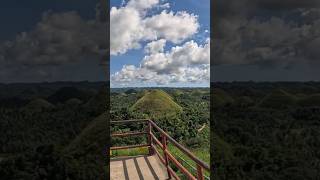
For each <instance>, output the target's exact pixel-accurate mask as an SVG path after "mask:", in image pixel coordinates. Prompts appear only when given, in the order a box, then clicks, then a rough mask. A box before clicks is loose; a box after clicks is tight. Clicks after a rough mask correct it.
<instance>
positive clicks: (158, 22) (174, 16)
mask: <svg viewBox="0 0 320 180" xmlns="http://www.w3.org/2000/svg"><path fill="white" fill-rule="evenodd" d="M168 5H169V4H168V3H165V4H160V2H159V1H158V0H130V1H129V2H128V3H127V4H126V5H124V6H122V7H119V8H117V7H112V8H111V10H110V27H111V32H110V50H111V51H110V54H111V55H119V54H124V53H126V52H127V51H128V50H130V49H138V48H141V44H140V43H141V42H144V41H153V40H158V39H161V38H162V39H165V40H167V41H171V42H173V43H181V42H182V41H183V40H186V39H188V38H190V37H191V36H192V35H193V34H195V33H196V32H197V31H198V28H199V24H198V17H197V16H196V15H193V14H189V13H187V12H184V11H179V12H176V13H173V12H167V11H166V10H163V11H162V12H161V13H160V14H154V15H149V16H147V13H146V11H148V10H151V9H152V8H153V7H156V6H159V7H162V6H164V7H167V6H168Z"/></svg>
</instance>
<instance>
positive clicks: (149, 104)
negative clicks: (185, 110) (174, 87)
mask: <svg viewBox="0 0 320 180" xmlns="http://www.w3.org/2000/svg"><path fill="white" fill-rule="evenodd" d="M130 110H132V111H138V112H142V113H145V114H148V115H150V116H152V117H153V116H157V117H159V116H163V115H173V114H177V113H181V112H182V107H181V106H180V105H178V104H177V103H176V102H174V100H173V98H172V97H171V96H170V95H169V94H167V93H166V92H164V91H163V90H158V89H156V90H149V91H147V92H145V94H144V96H142V97H141V98H140V99H139V100H138V101H137V102H136V103H135V104H134V105H133V106H132V107H131V108H130Z"/></svg>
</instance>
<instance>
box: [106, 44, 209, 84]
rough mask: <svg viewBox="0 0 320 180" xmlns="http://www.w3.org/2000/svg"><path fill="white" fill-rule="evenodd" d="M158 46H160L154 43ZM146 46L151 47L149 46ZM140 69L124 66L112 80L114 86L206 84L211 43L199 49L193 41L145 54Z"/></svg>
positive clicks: (199, 46) (200, 46)
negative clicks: (153, 83)
mask: <svg viewBox="0 0 320 180" xmlns="http://www.w3.org/2000/svg"><path fill="white" fill-rule="evenodd" d="M153 43H159V42H153ZM147 46H151V45H150V44H148V45H147ZM148 52H149V53H150V54H148V55H146V56H145V57H144V58H143V60H142V61H141V64H140V66H139V67H136V66H133V65H125V66H123V68H122V69H121V70H120V71H118V72H116V73H115V74H113V75H112V76H111V81H112V82H113V83H116V84H122V85H125V84H126V83H129V82H131V83H133V82H136V83H141V82H143V83H146V82H149V83H150V82H155V83H157V84H169V83H176V82H192V83H203V82H209V76H210V75H209V74H210V65H209V62H210V40H209V39H208V40H207V41H206V44H204V45H198V44H197V43H196V42H194V41H193V40H191V41H188V42H186V43H184V44H183V45H182V46H175V47H172V48H171V50H170V51H168V52H163V51H148Z"/></svg>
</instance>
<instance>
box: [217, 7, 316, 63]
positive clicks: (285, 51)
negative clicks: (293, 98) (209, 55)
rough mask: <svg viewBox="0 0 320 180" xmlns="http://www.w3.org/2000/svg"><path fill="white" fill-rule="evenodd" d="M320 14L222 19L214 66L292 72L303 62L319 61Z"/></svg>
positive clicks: (299, 10)
mask: <svg viewBox="0 0 320 180" xmlns="http://www.w3.org/2000/svg"><path fill="white" fill-rule="evenodd" d="M274 4H276V3H274ZM268 8H269V7H268ZM318 12H319V9H317V8H293V9H289V10H288V9H287V10H285V11H283V12H282V15H281V16H277V15H273V14H272V13H271V12H270V13H269V16H266V15H265V16H257V15H256V16H253V15H252V14H250V13H249V14H245V15H244V14H241V16H236V14H234V16H222V18H221V20H220V21H219V22H218V24H217V29H216V32H217V33H216V36H215V37H214V38H215V39H214V41H215V42H216V43H214V47H213V48H214V49H215V53H214V54H213V65H221V64H251V65H257V66H259V67H261V68H270V67H273V66H279V67H282V68H290V67H292V65H294V64H298V63H301V62H302V63H303V62H304V63H311V62H313V61H315V60H319V59H320V54H319V53H317V52H318V51H317V50H316V49H317V47H318V42H317V39H318V38H319V37H320V31H319V30H318V29H319V27H320V26H319V25H320V23H319V22H320V21H319V19H318V18H319V17H320V16H319V15H320V13H318ZM293 16H294V17H295V18H292V17H293ZM317 17H318V18H317Z"/></svg>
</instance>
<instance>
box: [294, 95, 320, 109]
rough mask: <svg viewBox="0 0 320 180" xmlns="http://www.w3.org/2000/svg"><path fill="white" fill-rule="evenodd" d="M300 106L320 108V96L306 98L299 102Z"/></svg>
mask: <svg viewBox="0 0 320 180" xmlns="http://www.w3.org/2000/svg"><path fill="white" fill-rule="evenodd" d="M299 105H300V106H304V107H311V106H319V107H320V94H312V95H310V96H306V97H305V98H302V99H301V100H300V101H299Z"/></svg>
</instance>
